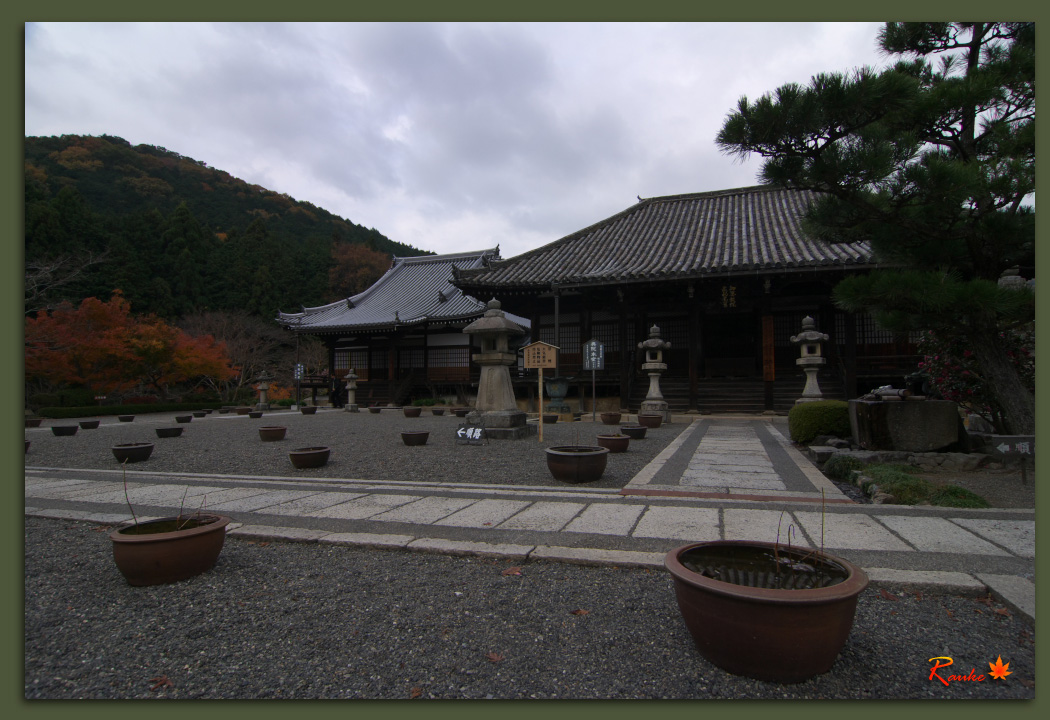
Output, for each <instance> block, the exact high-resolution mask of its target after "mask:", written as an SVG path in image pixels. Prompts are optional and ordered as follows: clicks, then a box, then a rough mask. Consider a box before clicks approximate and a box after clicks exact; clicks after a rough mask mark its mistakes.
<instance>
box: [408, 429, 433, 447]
mask: <svg viewBox="0 0 1050 720" xmlns="http://www.w3.org/2000/svg"><path fill="white" fill-rule="evenodd" d="M429 437H430V433H429V432H428V431H426V430H410V431H405V432H403V433H401V442H403V443H404V444H405V445H426V444H427V438H429Z"/></svg>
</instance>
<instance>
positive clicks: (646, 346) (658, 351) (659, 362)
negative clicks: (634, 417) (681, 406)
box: [638, 325, 671, 423]
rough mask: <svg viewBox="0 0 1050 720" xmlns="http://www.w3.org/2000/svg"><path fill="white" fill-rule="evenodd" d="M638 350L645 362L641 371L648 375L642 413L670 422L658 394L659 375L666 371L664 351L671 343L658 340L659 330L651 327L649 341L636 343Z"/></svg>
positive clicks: (665, 404) (662, 400)
mask: <svg viewBox="0 0 1050 720" xmlns="http://www.w3.org/2000/svg"><path fill="white" fill-rule="evenodd" d="M638 349H639V350H644V351H645V362H643V363H642V370H645V371H647V372H648V373H649V393H648V394H647V395H646V396H645V400H643V401H642V408H641V411H640V412H642V413H648V414H654V415H661V416H662V417H663V421H664V422H666V423H669V422H671V411H670V410H669V409H668V406H667V402H666V401H665V400H664V396H663V393H661V392H660V373H662V372H663V371H664V370H666V369H667V363H665V362H664V350H670V349H671V343H669V342H667V341H666V340H661V339H660V328H659V327H658V326H656V325H653V326H652V327H651V328H649V339H647V340H643V341H642V342H640V343H638Z"/></svg>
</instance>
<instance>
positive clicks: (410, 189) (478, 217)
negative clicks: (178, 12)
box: [25, 23, 889, 257]
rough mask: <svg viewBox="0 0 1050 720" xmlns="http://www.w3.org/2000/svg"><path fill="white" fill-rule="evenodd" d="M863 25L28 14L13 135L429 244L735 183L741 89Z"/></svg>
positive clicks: (580, 221)
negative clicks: (144, 153) (735, 113)
mask: <svg viewBox="0 0 1050 720" xmlns="http://www.w3.org/2000/svg"><path fill="white" fill-rule="evenodd" d="M878 28H879V25H878V24H873V23H813V24H809V23H768V24H765V23H744V24H730V23H682V24H678V23H672V24H650V23H613V24H597V23H584V24H575V23H573V24H561V23H556V24H542V23H541V24H518V23H510V24H474V23H454V24H411V23H392V24H365V23H337V24H259V23H233V24H203V23H190V24H175V23H160V24H134V23H116V24H89V23H65V24H62V23H56V24H51V23H45V24H30V25H27V26H26V29H25V134H26V135H64V134H76V135H101V134H108V135H116V136H119V137H122V138H124V139H125V140H127V141H129V142H130V143H132V144H133V145H136V144H139V143H145V144H149V145H158V146H162V147H165V148H167V149H168V150H172V151H174V152H177V153H180V154H182V155H186V156H188V157H191V158H193V159H195V160H200V161H203V162H205V163H207V164H208V165H210V166H211V167H215V168H218V169H221V170H225V171H227V172H229V173H231V174H232V175H234V176H236V177H239V178H242V179H244V180H246V181H248V182H251V183H255V184H258V185H261V186H263V187H266V188H268V189H271V190H275V191H277V192H282V193H287V194H289V195H291V196H292V197H294V198H295V199H297V200H306V201H309V202H311V203H313V204H315V205H318V206H320V207H323V208H325V209H326V210H328V211H330V212H332V213H335V214H337V215H340V216H342V217H345V218H348V219H349V220H352V221H353V222H355V223H358V224H361V225H364V226H366V227H374V228H376V229H377V230H379V231H380V232H382V233H383V234H384V235H386V236H387V237H389V238H391V239H393V240H397V241H400V242H404V243H408V244H410V245H414V246H415V247H418V248H422V249H425V250H433V251H435V252H456V251H461V250H475V249H482V248H487V247H493V246H495V245H499V246H500V249H501V253H502V255H503V257H511V256H513V255H517V254H519V253H521V252H524V251H526V250H530V249H532V248H536V247H539V246H540V245H544V244H546V243H548V242H551V241H553V240H556V239H558V238H560V237H562V236H564V235H567V234H569V233H571V232H574V231H576V230H579V229H581V228H583V227H586V226H588V225H590V224H592V223H594V222H597V221H599V220H602V219H604V218H606V217H608V216H610V215H612V214H614V213H617V212H619V211H621V210H623V209H625V208H627V207H628V206H630V205H632V204H633V203H635V202H636V197H637V196H639V195H640V196H642V197H652V196H656V195H674V194H679V193H689V192H699V191H705V190H721V189H726V188H734V187H742V186H746V185H753V184H755V183H756V179H755V178H756V173H757V171H758V168H759V160H758V159H757V158H752V159H750V160H749V161H747V162H741V161H740V160H739V159H736V158H733V157H729V156H725V155H722V154H721V153H720V152H719V151H718V149H717V147H716V146H715V143H714V139H715V135H716V133H717V132H718V130H719V128H720V127H721V124H722V121H723V119H724V118H725V116H726V114H727V113H728V112H730V111H731V110H732V109H733V108H734V107H735V106H736V103H737V101H738V100H739V98H740V97H741V96H742V95H746V96H748V97H749V98H756V97H758V96H760V95H762V94H764V93H766V92H768V91H771V90H773V89H775V88H776V87H778V86H779V85H781V84H783V83H786V82H802V83H805V82H808V81H809V79H810V78H811V76H813V75H814V74H816V73H819V72H826V71H848V70H852V69H854V68H856V67H859V66H861V65H876V66H882V65H885V64H886V63H888V62H889V60H888V59H887V58H884V57H882V56H881V55H880V54H879V53H878V52H877V51H876V47H875V36H876V33H877V31H878Z"/></svg>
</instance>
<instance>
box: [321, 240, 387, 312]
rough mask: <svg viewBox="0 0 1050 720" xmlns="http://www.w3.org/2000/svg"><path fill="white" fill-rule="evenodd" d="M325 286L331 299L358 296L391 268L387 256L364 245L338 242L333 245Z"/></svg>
mask: <svg viewBox="0 0 1050 720" xmlns="http://www.w3.org/2000/svg"><path fill="white" fill-rule="evenodd" d="M332 263H333V265H332V267H331V269H329V271H328V288H329V291H330V292H331V293H332V295H333V297H332V299H333V300H338V299H341V298H347V297H350V296H352V295H357V294H358V293H360V292H363V291H365V290H367V289H368V288H369V287H371V286H372V285H373V284H374V283H375V281H376V280H378V279H379V278H381V277H382V276H383V273H385V272H386V271H387V270H389V269H390V255H388V254H387V253H383V252H379V251H378V250H373V249H371V248H369V247H368V246H366V245H359V244H357V243H347V242H340V243H335V244H334V245H333V246H332Z"/></svg>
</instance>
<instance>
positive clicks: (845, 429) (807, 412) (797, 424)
mask: <svg viewBox="0 0 1050 720" xmlns="http://www.w3.org/2000/svg"><path fill="white" fill-rule="evenodd" d="M788 430H789V431H790V433H791V439H792V440H794V441H795V442H797V443H808V442H809V441H811V440H812V439H813V438H815V437H816V436H817V435H834V436H836V437H849V435H850V432H851V431H850V426H849V404H848V403H846V402H844V401H842V400H817V401H815V402H808V403H799V404H798V405H795V406H794V407H793V408H791V411H790V412H789V413H788Z"/></svg>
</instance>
